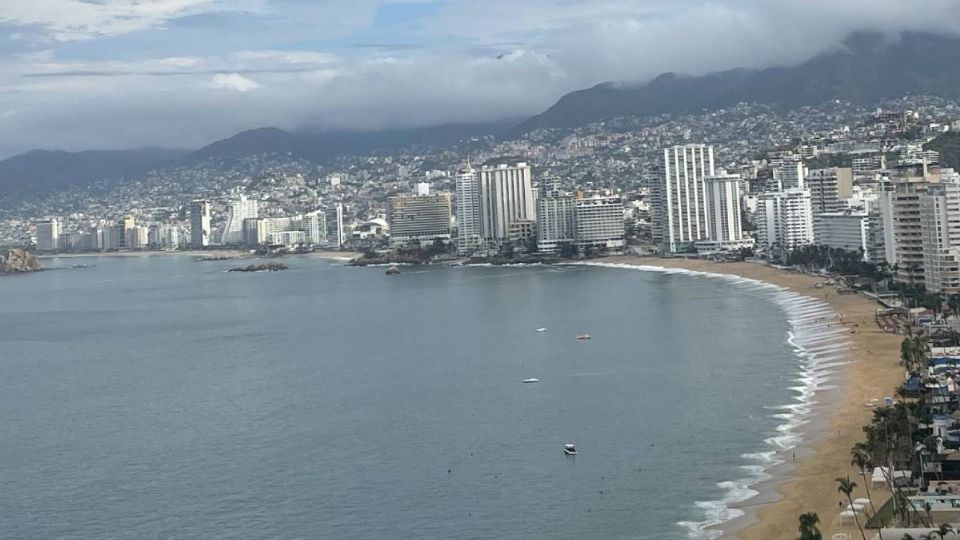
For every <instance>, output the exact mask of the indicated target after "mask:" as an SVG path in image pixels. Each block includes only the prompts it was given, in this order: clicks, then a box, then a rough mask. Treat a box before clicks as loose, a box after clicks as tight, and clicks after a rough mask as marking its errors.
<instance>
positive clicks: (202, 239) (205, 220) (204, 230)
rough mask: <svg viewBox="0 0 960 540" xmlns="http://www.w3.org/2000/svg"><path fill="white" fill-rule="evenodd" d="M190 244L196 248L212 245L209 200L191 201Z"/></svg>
mask: <svg viewBox="0 0 960 540" xmlns="http://www.w3.org/2000/svg"><path fill="white" fill-rule="evenodd" d="M190 245H191V246H192V247H193V248H194V249H203V248H205V247H207V246H209V245H210V203H208V202H207V201H193V202H192V203H190Z"/></svg>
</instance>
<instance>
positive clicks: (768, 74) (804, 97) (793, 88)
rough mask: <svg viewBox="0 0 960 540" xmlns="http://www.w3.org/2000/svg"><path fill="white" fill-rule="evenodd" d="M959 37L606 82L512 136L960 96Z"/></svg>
mask: <svg viewBox="0 0 960 540" xmlns="http://www.w3.org/2000/svg"><path fill="white" fill-rule="evenodd" d="M958 56H960V38H956V37H950V36H941V35H935V34H927V33H904V34H902V35H901V36H899V39H892V38H887V37H884V36H882V35H880V34H874V33H857V34H853V35H852V36H850V37H849V38H848V39H847V40H846V41H845V42H844V44H843V46H842V47H841V48H839V49H838V50H835V51H831V52H827V53H823V54H820V55H818V56H816V57H814V58H811V59H810V60H808V61H806V62H804V63H802V64H799V65H796V66H789V67H774V68H768V69H761V70H751V69H734V70H729V71H723V72H719V73H713V74H710V75H705V76H699V77H692V76H684V75H677V74H674V73H666V74H663V75H660V76H659V77H657V78H655V79H654V80H652V81H650V82H649V83H647V84H644V85H635V84H627V83H613V82H610V83H603V84H599V85H597V86H594V87H592V88H588V89H586V90H579V91H576V92H572V93H570V94H567V95H565V96H563V97H562V98H560V100H559V101H558V102H557V103H556V104H555V105H553V106H552V107H550V108H549V109H547V110H546V111H544V112H543V113H541V114H539V115H537V116H534V117H533V118H530V119H528V120H526V121H524V122H523V123H521V124H519V125H518V126H516V127H514V128H513V129H512V130H511V134H512V135H520V134H523V133H527V132H529V131H532V130H534V129H538V128H569V127H577V126H581V125H584V124H588V123H590V122H596V121H600V120H605V119H609V118H615V117H619V116H652V115H658V114H664V113H673V114H677V113H688V112H694V111H699V110H702V109H708V110H715V109H720V108H724V107H730V106H733V105H736V104H737V103H740V102H752V103H765V104H770V105H774V106H781V107H784V108H796V107H801V106H804V105H817V104H820V103H824V102H826V101H829V100H832V99H839V100H844V101H850V102H852V103H858V104H864V105H872V104H875V103H877V102H879V101H880V100H882V99H883V98H898V97H902V96H904V95H908V94H930V95H938V96H942V97H960V63H958V62H957V61H956V58H957V57H958Z"/></svg>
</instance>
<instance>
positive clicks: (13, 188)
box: [0, 148, 188, 200]
mask: <svg viewBox="0 0 960 540" xmlns="http://www.w3.org/2000/svg"><path fill="white" fill-rule="evenodd" d="M187 152H188V151H186V150H170V149H163V148H144V149H140V150H90V151H86V152H63V151H60V150H33V151H30V152H27V153H24V154H19V155H16V156H13V157H11V158H7V159H5V160H3V161H0V200H2V199H22V198H28V197H33V196H36V195H41V194H44V193H49V192H53V191H59V190H63V189H67V188H70V187H73V186H82V185H86V184H89V183H90V182H93V181H98V180H121V179H124V178H132V177H139V176H141V175H143V174H144V173H146V172H147V171H149V170H151V169H154V168H157V167H160V166H163V165H166V164H169V163H173V162H175V161H176V160H178V159H180V158H182V157H183V156H184V155H186V154H187Z"/></svg>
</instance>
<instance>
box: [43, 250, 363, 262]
mask: <svg viewBox="0 0 960 540" xmlns="http://www.w3.org/2000/svg"><path fill="white" fill-rule="evenodd" d="M177 256H180V257H227V258H230V259H238V260H239V259H262V258H267V257H264V256H260V255H251V254H250V252H249V251H246V250H237V249H207V250H183V251H179V250H177V251H160V250H156V251H111V252H102V253H94V252H91V253H62V254H59V255H38V256H37V259H38V260H41V261H46V260H51V259H93V258H101V257H109V258H113V257H177ZM360 256H361V254H360V253H355V252H352V251H329V250H321V251H311V252H309V253H290V254H285V255H282V256H280V257H271V258H277V259H281V258H284V257H315V258H320V259H342V260H344V261H348V260H351V259H355V258H357V257H360Z"/></svg>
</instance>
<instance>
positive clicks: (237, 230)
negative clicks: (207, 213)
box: [220, 195, 259, 245]
mask: <svg viewBox="0 0 960 540" xmlns="http://www.w3.org/2000/svg"><path fill="white" fill-rule="evenodd" d="M258 216H259V208H258V205H257V201H256V200H253V199H248V198H247V196H246V195H240V198H238V199H235V200H233V201H231V202H230V205H229V209H228V212H227V220H226V222H225V223H224V224H223V232H221V234H220V244H222V245H231V244H241V243H243V221H244V220H245V219H253V218H256V217H258Z"/></svg>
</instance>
